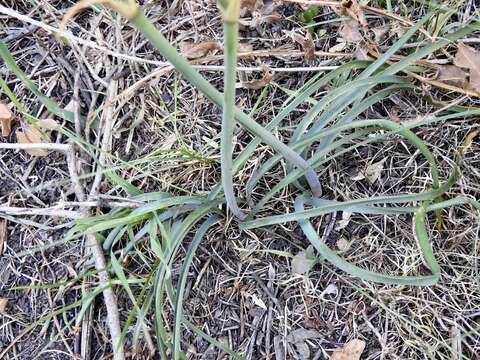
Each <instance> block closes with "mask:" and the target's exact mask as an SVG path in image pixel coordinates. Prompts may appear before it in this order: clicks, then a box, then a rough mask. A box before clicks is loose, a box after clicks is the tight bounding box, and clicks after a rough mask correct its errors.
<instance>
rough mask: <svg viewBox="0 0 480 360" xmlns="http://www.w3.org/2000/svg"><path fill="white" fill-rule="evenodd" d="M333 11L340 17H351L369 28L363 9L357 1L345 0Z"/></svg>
mask: <svg viewBox="0 0 480 360" xmlns="http://www.w3.org/2000/svg"><path fill="white" fill-rule="evenodd" d="M332 9H333V11H334V12H335V13H336V14H337V15H339V16H350V17H351V18H352V19H354V20H356V21H358V22H359V23H360V25H362V26H363V27H367V26H368V23H367V19H366V18H365V14H364V12H363V9H362V7H361V6H360V5H359V3H358V2H357V0H344V1H342V3H341V4H340V5H336V6H332Z"/></svg>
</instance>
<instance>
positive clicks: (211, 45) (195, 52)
mask: <svg viewBox="0 0 480 360" xmlns="http://www.w3.org/2000/svg"><path fill="white" fill-rule="evenodd" d="M221 49H222V45H221V44H220V43H219V42H218V41H205V42H201V43H197V44H195V43H191V42H188V41H184V42H182V43H180V51H181V53H182V54H183V56H185V57H186V58H187V59H198V58H201V57H203V56H205V55H207V54H208V53H209V52H211V51H214V50H221Z"/></svg>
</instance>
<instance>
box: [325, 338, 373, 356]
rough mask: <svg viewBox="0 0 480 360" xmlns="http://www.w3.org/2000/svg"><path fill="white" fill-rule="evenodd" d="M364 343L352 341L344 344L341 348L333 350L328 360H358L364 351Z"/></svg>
mask: <svg viewBox="0 0 480 360" xmlns="http://www.w3.org/2000/svg"><path fill="white" fill-rule="evenodd" d="M365 345H366V344H365V341H363V340H359V339H354V340H351V341H349V342H348V343H346V344H345V345H344V346H343V348H341V349H338V350H335V351H334V352H333V354H332V355H331V356H330V360H360V356H362V353H363V350H365Z"/></svg>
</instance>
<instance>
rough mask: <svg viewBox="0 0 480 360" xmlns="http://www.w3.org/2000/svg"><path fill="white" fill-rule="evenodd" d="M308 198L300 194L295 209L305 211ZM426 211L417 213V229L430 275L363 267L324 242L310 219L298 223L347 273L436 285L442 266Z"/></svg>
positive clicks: (396, 282)
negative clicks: (427, 226) (388, 272)
mask: <svg viewBox="0 0 480 360" xmlns="http://www.w3.org/2000/svg"><path fill="white" fill-rule="evenodd" d="M305 202H306V199H305V198H304V197H303V196H299V197H298V198H297V199H296V200H295V210H296V211H297V212H302V211H304V204H305ZM420 209H422V208H420ZM423 215H424V212H423V211H421V210H420V211H418V212H417V214H416V215H415V230H416V233H417V240H418V242H419V245H420V249H421V250H422V255H423V257H424V259H425V261H426V263H427V266H428V267H429V268H430V269H431V270H432V275H429V276H395V275H385V274H381V273H379V272H375V271H370V270H365V269H362V268H360V267H358V266H356V265H353V264H351V263H349V262H348V261H346V260H344V259H343V258H342V257H340V256H338V255H337V254H336V253H335V252H334V251H333V250H331V249H330V248H329V247H328V246H327V245H326V244H325V242H323V241H322V240H321V239H320V237H319V236H318V234H317V232H316V231H315V228H314V227H313V226H312V224H311V223H310V221H308V220H299V221H298V223H299V225H300V227H301V229H302V231H303V233H304V234H305V236H306V237H307V238H308V240H309V241H310V243H311V244H312V245H313V247H314V248H315V249H316V250H317V251H318V252H319V253H320V255H321V256H322V257H323V258H325V259H326V260H327V261H329V262H331V263H332V264H334V265H335V266H336V267H338V268H339V269H341V270H343V271H345V272H346V273H348V274H350V275H352V276H357V277H359V278H361V279H363V280H369V281H374V282H378V283H382V284H393V285H416V286H422V285H423V286H424V285H434V284H436V283H437V281H438V278H439V276H440V268H439V266H438V264H437V262H436V260H435V257H434V256H433V252H432V250H431V246H430V244H429V240H428V236H427V231H426V229H425V222H424V220H421V219H423Z"/></svg>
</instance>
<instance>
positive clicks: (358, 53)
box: [353, 46, 373, 60]
mask: <svg viewBox="0 0 480 360" xmlns="http://www.w3.org/2000/svg"><path fill="white" fill-rule="evenodd" d="M353 55H354V56H355V59H357V60H373V58H372V57H371V56H370V55H368V49H367V48H365V46H359V47H357V50H355V52H354V53H353Z"/></svg>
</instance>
